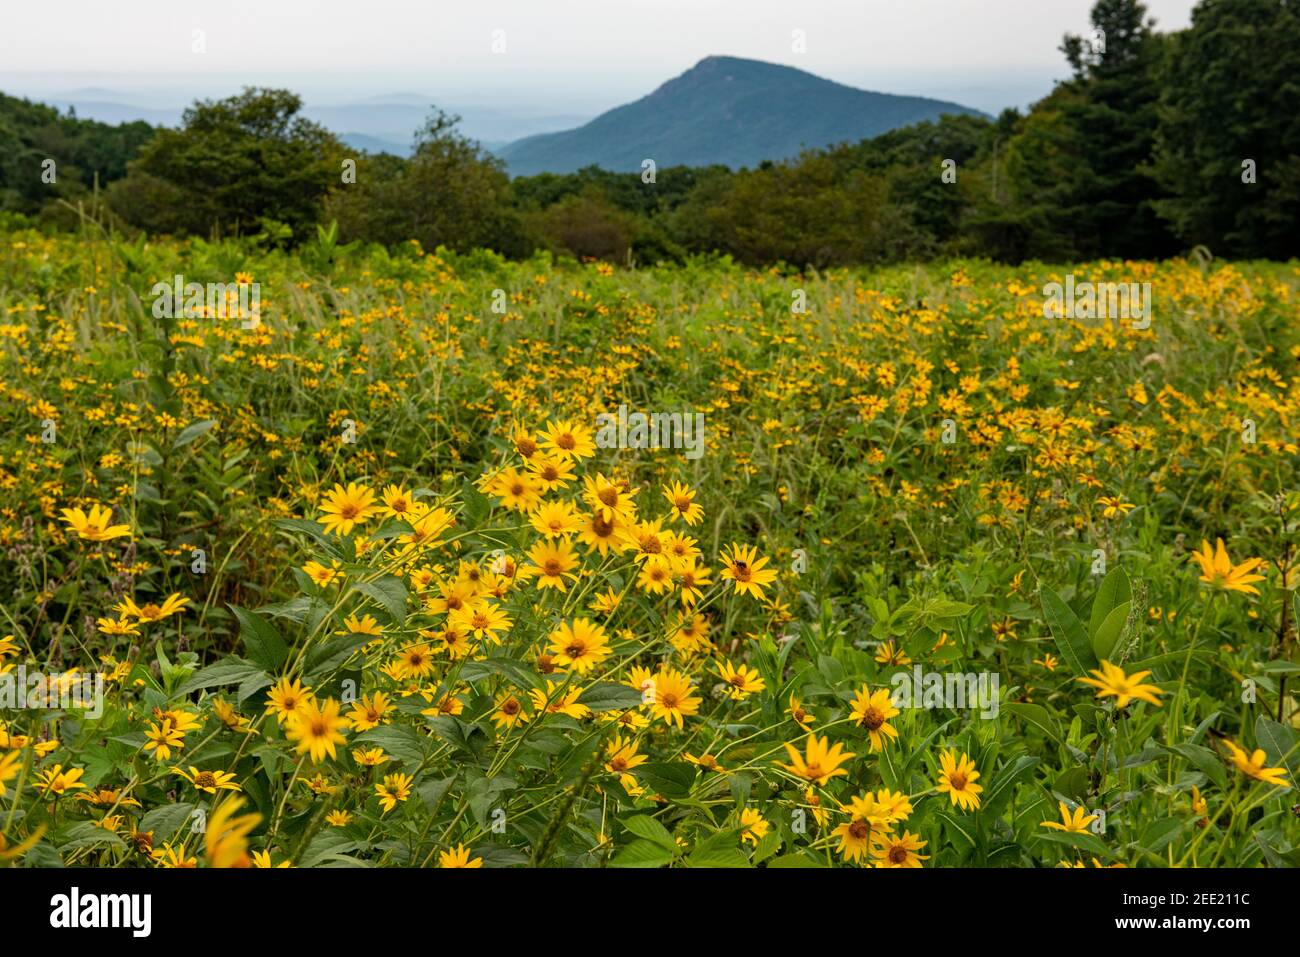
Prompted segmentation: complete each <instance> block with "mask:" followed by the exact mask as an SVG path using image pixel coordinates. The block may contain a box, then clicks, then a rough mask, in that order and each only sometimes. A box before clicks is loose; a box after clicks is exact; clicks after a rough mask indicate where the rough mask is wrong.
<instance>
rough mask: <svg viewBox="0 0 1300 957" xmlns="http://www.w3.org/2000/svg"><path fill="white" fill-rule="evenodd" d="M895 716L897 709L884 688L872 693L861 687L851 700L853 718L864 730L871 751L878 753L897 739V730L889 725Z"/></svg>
mask: <svg viewBox="0 0 1300 957" xmlns="http://www.w3.org/2000/svg"><path fill="white" fill-rule="evenodd" d="M897 714H898V709H897V708H896V707H894V702H893V700H892V699H891V698H890V696H889V692H888V691H887V690H886V689H884V688H881V689H880V690H878V691H876V692H874V693H873V692H872V691H871V689H870V688H868V687H867V686H866V685H863V686H862V687H861V688H860V689H858V692H857V694H856V695H855V697H854V698H853V718H854V720H855V721H856V722H857V724H858V726H859V727H861V728H864V729H865V730H866V732H867V735H868V737H870V739H871V750H872V751H879V750H880V749H881V748H883V747H884V746H885V745H886V744H887V743H888V742H889V741H890V739H892V738H897V737H898V731H897V729H896V728H895V727H894V726H893V725H892V724H890V723H889V719H890V718H892V717H894V716H895V715H897Z"/></svg>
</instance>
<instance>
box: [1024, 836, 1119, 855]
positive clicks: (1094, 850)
mask: <svg viewBox="0 0 1300 957" xmlns="http://www.w3.org/2000/svg"><path fill="white" fill-rule="evenodd" d="M1034 837H1036V838H1038V840H1040V841H1046V842H1047V843H1048V844H1064V845H1066V846H1067V847H1073V848H1075V849H1076V850H1080V851H1087V852H1088V853H1089V854H1095V855H1096V856H1097V857H1104V858H1106V859H1107V860H1113V859H1114V857H1115V855H1114V854H1113V853H1112V852H1111V849H1110V848H1109V847H1107V846H1106V844H1105V842H1104V841H1102V839H1101V838H1099V837H1097V835H1095V834H1076V833H1074V832H1073V831H1046V830H1045V831H1043V832H1042V833H1041V834H1040V833H1037V832H1035V834H1034Z"/></svg>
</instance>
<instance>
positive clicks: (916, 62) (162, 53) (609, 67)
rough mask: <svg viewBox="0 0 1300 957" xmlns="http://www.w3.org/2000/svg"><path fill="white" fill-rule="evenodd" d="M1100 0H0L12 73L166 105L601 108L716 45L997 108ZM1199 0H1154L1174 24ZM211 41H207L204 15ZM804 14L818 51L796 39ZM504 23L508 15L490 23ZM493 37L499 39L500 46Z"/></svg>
mask: <svg viewBox="0 0 1300 957" xmlns="http://www.w3.org/2000/svg"><path fill="white" fill-rule="evenodd" d="M1091 5H1092V2H1091V0H641V2H629V0H454V2H448V0H364V2H359V0H111V2H105V0H58V2H57V3H29V2H22V0H0V90H3V91H4V92H8V93H16V94H19V95H27V96H42V95H43V96H47V97H52V98H53V97H57V96H59V95H60V94H66V93H69V92H72V91H78V90H84V89H86V88H107V89H110V90H113V91H118V92H126V93H130V94H131V95H132V97H133V99H134V100H135V101H137V102H139V103H140V104H141V105H159V106H164V105H167V106H170V105H180V104H182V103H184V102H188V101H189V100H191V99H193V98H194V97H196V96H224V95H228V94H229V93H232V92H236V91H237V89H238V88H239V87H240V86H242V85H245V84H259V85H265V84H274V85H281V86H289V87H291V88H293V89H296V90H298V91H299V92H301V93H303V94H304V96H305V97H307V98H308V100H309V101H315V102H317V103H321V102H343V101H349V100H353V99H362V98H365V97H369V96H373V95H376V94H380V93H418V94H422V95H425V96H429V97H432V98H434V99H443V100H446V101H448V102H452V103H462V104H469V103H472V104H480V105H485V106H498V107H502V108H511V107H513V108H515V109H518V110H523V111H533V112H553V113H574V112H580V113H581V112H588V113H595V112H598V111H599V110H602V109H605V108H607V107H610V106H614V105H616V104H618V103H622V102H626V101H628V100H630V99H634V98H636V97H638V96H641V95H644V94H645V93H648V92H649V91H650V90H651V89H653V88H654V87H655V86H657V85H658V84H659V83H661V82H663V81H664V80H666V79H668V78H670V77H672V76H675V75H677V74H679V73H681V72H682V71H684V70H686V69H687V68H689V67H690V66H691V65H692V64H693V63H695V62H696V61H697V60H699V59H700V58H701V57H704V56H707V55H709V54H730V55H733V56H743V57H753V58H756V59H762V60H770V61H774V62H778V63H786V64H789V65H791V66H796V67H799V68H801V69H805V70H808V71H810V72H812V73H816V74H818V75H820V76H824V77H827V78H829V79H833V80H837V81H840V82H842V83H848V84H850V85H853V86H858V87H862V88H865V89H872V90H880V91H884V92H890V93H913V94H921V95H930V96H939V97H943V98H946V99H952V100H956V101H958V102H961V103H964V104H967V105H970V106H975V107H978V108H981V109H984V110H988V111H990V112H993V111H995V110H997V109H999V108H1001V107H1002V106H1008V105H1020V106H1023V105H1025V104H1027V103H1029V102H1031V101H1032V100H1034V99H1037V98H1038V97H1040V96H1042V95H1044V94H1045V93H1047V92H1048V90H1049V89H1050V88H1051V82H1052V80H1053V79H1055V78H1059V77H1061V76H1063V75H1064V74H1065V73H1066V69H1065V67H1064V65H1063V60H1062V57H1061V55H1060V53H1059V52H1058V51H1057V46H1058V45H1059V43H1060V39H1061V35H1062V34H1063V33H1065V32H1066V31H1067V30H1069V31H1072V32H1083V31H1085V30H1086V29H1087V27H1088V11H1089V9H1090V8H1091ZM1192 6H1193V2H1192V0H1147V7H1148V10H1149V11H1150V13H1151V15H1152V16H1154V17H1155V18H1156V20H1157V21H1158V23H1159V25H1160V27H1161V28H1162V29H1175V28H1179V27H1182V26H1186V24H1187V22H1188V18H1189V13H1190V10H1191V8H1192ZM195 30H201V31H203V42H204V45H205V46H206V52H203V53H196V52H194V50H193V47H194V31H195ZM795 30H802V31H804V36H805V38H806V52H803V53H799V52H795V51H794V50H793V48H792V43H793V42H794V41H793V31H795ZM494 31H503V33H500V34H495V35H494ZM494 38H495V39H496V40H497V41H498V46H500V41H501V40H502V39H503V40H504V52H500V53H494V52H493V42H494Z"/></svg>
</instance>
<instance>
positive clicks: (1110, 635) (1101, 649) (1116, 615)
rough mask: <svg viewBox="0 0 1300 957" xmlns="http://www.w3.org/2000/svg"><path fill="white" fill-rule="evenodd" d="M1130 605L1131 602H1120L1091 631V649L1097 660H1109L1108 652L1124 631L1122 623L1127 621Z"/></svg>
mask: <svg viewBox="0 0 1300 957" xmlns="http://www.w3.org/2000/svg"><path fill="white" fill-rule="evenodd" d="M1132 606H1133V603H1132V602H1127V601H1124V602H1120V603H1119V604H1118V605H1116V606H1115V607H1114V608H1112V609H1111V612H1110V614H1109V615H1107V616H1106V618H1105V620H1104V621H1103V622H1102V623H1101V625H1100V626H1098V628H1097V630H1096V631H1094V632H1093V634H1092V650H1093V652H1094V653H1095V654H1096V656H1097V660H1098V661H1103V660H1105V661H1109V660H1110V653H1111V652H1112V651H1113V650H1114V649H1115V642H1116V641H1118V640H1119V636H1120V634H1121V633H1122V632H1123V631H1124V623H1125V622H1127V621H1128V612H1129V609H1130V608H1131V607H1132Z"/></svg>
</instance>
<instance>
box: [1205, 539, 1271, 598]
mask: <svg viewBox="0 0 1300 957" xmlns="http://www.w3.org/2000/svg"><path fill="white" fill-rule="evenodd" d="M1192 561H1194V562H1196V564H1197V565H1199V566H1200V567H1201V581H1203V582H1205V584H1207V585H1209V586H1210V587H1212V588H1218V589H1221V590H1223V591H1239V592H1245V593H1246V594H1247V595H1258V594H1259V589H1257V588H1256V587H1255V586H1254V585H1253V584H1251V583H1252V582H1260V581H1263V580H1264V576H1263V575H1255V574H1252V573H1253V572H1254V571H1255V569H1256V568H1258V567H1259V566H1260V565H1262V564H1264V559H1262V558H1248V559H1246V560H1245V561H1244V562H1242V563H1241V564H1240V565H1234V564H1233V563H1232V559H1231V558H1229V557H1228V550H1227V549H1226V548H1224V547H1223V539H1221V538H1219V539H1215V547H1214V550H1213V551H1211V550H1210V543H1209V542H1207V541H1205V540H1204V539H1202V540H1201V550H1200V551H1198V552H1192Z"/></svg>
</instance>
